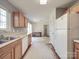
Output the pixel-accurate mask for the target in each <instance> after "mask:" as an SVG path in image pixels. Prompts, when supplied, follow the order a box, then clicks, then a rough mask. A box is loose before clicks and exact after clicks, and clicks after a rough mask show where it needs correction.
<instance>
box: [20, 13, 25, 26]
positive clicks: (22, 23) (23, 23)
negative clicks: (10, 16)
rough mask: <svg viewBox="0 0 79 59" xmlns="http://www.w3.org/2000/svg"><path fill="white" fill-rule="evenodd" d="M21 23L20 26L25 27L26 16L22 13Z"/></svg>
mask: <svg viewBox="0 0 79 59" xmlns="http://www.w3.org/2000/svg"><path fill="white" fill-rule="evenodd" d="M19 24H20V27H25V17H24V16H23V15H22V14H20V20H19Z"/></svg>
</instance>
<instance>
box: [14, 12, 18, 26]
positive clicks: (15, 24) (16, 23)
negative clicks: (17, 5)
mask: <svg viewBox="0 0 79 59" xmlns="http://www.w3.org/2000/svg"><path fill="white" fill-rule="evenodd" d="M13 26H14V27H19V13H18V12H14V13H13Z"/></svg>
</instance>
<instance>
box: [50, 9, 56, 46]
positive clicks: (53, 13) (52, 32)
mask: <svg viewBox="0 0 79 59" xmlns="http://www.w3.org/2000/svg"><path fill="white" fill-rule="evenodd" d="M49 17H50V18H49V37H50V42H51V43H52V44H53V45H54V39H55V20H56V8H54V9H53V10H52V11H51V15H50V16H49Z"/></svg>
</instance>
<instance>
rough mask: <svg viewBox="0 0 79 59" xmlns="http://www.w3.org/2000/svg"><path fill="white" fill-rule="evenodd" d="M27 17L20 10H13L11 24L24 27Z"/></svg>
mask: <svg viewBox="0 0 79 59" xmlns="http://www.w3.org/2000/svg"><path fill="white" fill-rule="evenodd" d="M26 21H27V19H26V18H25V16H24V15H23V14H22V13H20V12H13V26H14V27H17V28H24V27H26Z"/></svg>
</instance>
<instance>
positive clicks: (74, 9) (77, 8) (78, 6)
mask: <svg viewBox="0 0 79 59" xmlns="http://www.w3.org/2000/svg"><path fill="white" fill-rule="evenodd" d="M70 10H71V12H73V13H79V3H77V4H75V5H74V6H72V7H71V8H70Z"/></svg>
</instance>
